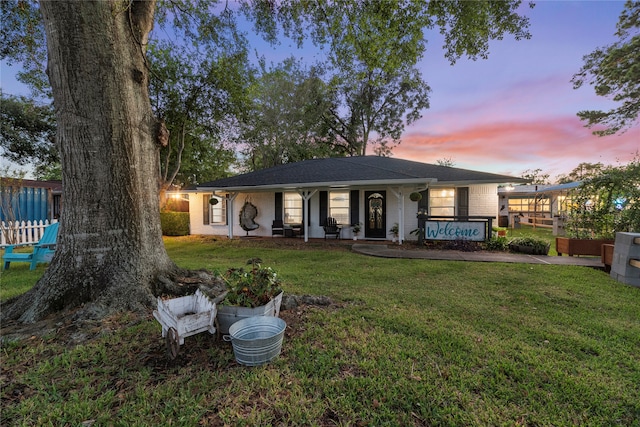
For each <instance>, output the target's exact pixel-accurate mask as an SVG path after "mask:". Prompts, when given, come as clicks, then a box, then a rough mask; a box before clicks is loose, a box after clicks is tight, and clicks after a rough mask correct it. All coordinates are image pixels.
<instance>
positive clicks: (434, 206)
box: [429, 188, 455, 216]
mask: <svg viewBox="0 0 640 427" xmlns="http://www.w3.org/2000/svg"><path fill="white" fill-rule="evenodd" d="M454 196H455V190H454V189H453V188H438V189H431V190H429V207H430V210H431V212H430V214H431V215H433V216H454V215H455V198H454Z"/></svg>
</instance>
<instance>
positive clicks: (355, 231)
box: [351, 222, 362, 240]
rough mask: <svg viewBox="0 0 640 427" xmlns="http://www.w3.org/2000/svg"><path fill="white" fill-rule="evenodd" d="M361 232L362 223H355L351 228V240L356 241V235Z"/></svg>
mask: <svg viewBox="0 0 640 427" xmlns="http://www.w3.org/2000/svg"><path fill="white" fill-rule="evenodd" d="M360 230H362V223H361V222H357V223H355V224H353V225H352V226H351V231H353V240H358V233H360Z"/></svg>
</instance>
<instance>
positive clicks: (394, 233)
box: [389, 222, 400, 242]
mask: <svg viewBox="0 0 640 427" xmlns="http://www.w3.org/2000/svg"><path fill="white" fill-rule="evenodd" d="M389 234H391V235H392V236H393V241H394V242H395V241H396V240H398V236H399V235H400V227H399V226H398V223H397V222H396V223H395V224H393V226H392V227H391V228H390V229H389Z"/></svg>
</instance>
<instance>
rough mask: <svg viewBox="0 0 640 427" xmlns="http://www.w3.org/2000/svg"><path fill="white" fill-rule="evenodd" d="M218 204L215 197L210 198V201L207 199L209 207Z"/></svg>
mask: <svg viewBox="0 0 640 427" xmlns="http://www.w3.org/2000/svg"><path fill="white" fill-rule="evenodd" d="M218 202H219V200H218V199H216V198H215V197H212V198H210V199H209V204H210V205H211V206H215V205H217V204H218Z"/></svg>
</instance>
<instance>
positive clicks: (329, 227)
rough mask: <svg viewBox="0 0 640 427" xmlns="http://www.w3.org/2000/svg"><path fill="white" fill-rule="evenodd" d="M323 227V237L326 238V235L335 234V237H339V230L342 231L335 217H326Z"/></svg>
mask: <svg viewBox="0 0 640 427" xmlns="http://www.w3.org/2000/svg"><path fill="white" fill-rule="evenodd" d="M322 228H324V238H325V240H326V239H327V236H336V239H339V238H340V232H341V231H342V226H341V225H338V223H337V222H336V219H335V218H332V217H328V218H327V221H326V223H325V225H324V226H323V227H322Z"/></svg>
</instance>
